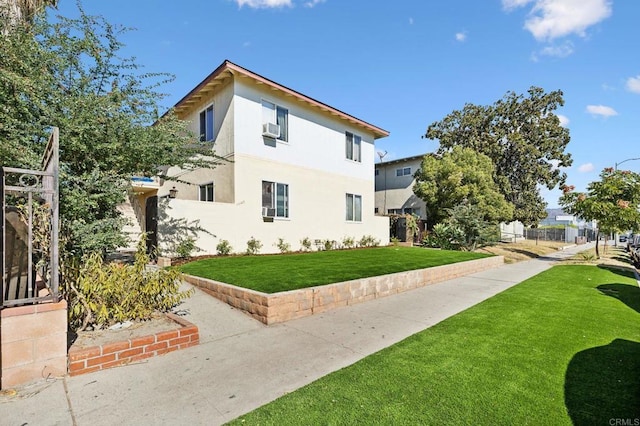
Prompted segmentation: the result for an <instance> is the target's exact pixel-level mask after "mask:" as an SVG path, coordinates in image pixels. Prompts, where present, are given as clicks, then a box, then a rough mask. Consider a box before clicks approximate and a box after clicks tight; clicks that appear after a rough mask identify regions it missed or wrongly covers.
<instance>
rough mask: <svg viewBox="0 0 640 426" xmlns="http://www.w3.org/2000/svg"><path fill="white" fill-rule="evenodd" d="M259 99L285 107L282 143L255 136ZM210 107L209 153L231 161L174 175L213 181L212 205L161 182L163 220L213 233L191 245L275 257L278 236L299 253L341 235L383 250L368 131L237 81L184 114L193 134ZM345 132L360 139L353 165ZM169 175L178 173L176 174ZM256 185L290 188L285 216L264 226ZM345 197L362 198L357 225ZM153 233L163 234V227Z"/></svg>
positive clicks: (383, 224)
mask: <svg viewBox="0 0 640 426" xmlns="http://www.w3.org/2000/svg"><path fill="white" fill-rule="evenodd" d="M263 99H264V100H267V101H270V102H273V103H275V104H278V105H280V106H282V107H285V108H287V109H288V111H289V116H288V120H289V122H288V135H289V137H288V141H287V142H281V141H274V140H273V139H270V138H265V137H263V136H262V100H263ZM211 101H213V102H214V107H215V113H214V116H215V132H216V141H215V147H216V153H217V154H231V155H232V157H231V158H232V159H233V163H229V164H227V165H225V166H222V167H219V168H216V169H215V170H207V171H197V172H191V173H188V174H184V175H181V177H180V179H182V180H186V181H187V182H191V183H196V184H197V183H206V181H209V180H213V181H214V182H215V184H216V197H215V200H216V202H213V203H211V202H201V201H197V199H198V195H197V189H198V188H197V186H194V185H188V184H181V183H175V182H168V183H166V184H165V185H164V187H163V188H161V190H160V191H159V195H160V196H162V195H164V194H166V193H168V190H169V189H170V188H171V187H172V186H176V189H178V198H177V199H172V200H169V207H170V208H169V209H167V210H166V211H165V213H166V214H167V216H166V217H164V219H163V220H165V221H171V220H172V219H184V220H186V221H188V222H192V221H198V222H199V226H201V227H203V228H204V229H206V230H207V231H208V232H210V233H211V234H213V235H215V236H212V235H207V234H206V233H200V235H199V238H198V241H197V243H196V244H197V245H198V246H199V247H200V248H201V249H203V250H204V252H206V253H215V252H216V245H217V244H218V243H219V241H220V240H222V239H225V240H228V241H230V243H231V245H232V246H233V248H234V251H235V252H244V251H245V250H246V246H247V244H246V243H247V241H248V240H249V238H251V237H252V236H253V237H255V238H256V239H259V240H260V241H262V243H263V244H264V247H263V249H262V252H263V253H275V252H278V249H277V247H276V246H275V245H274V244H275V243H276V242H277V240H278V238H284V240H285V241H286V242H288V243H290V244H291V248H292V249H293V250H298V249H299V248H300V240H301V239H303V238H305V237H308V238H310V239H311V240H312V241H313V240H315V239H319V240H325V239H330V240H336V241H338V242H340V241H342V239H343V238H345V237H352V238H354V239H356V240H359V239H360V238H362V237H363V236H366V235H371V236H373V237H374V238H376V239H378V240H380V243H381V244H383V245H386V244H388V243H389V221H388V218H386V217H377V216H375V215H374V202H375V191H374V156H375V147H374V136H373V133H368V132H367V131H364V129H363V128H360V127H356V126H354V125H352V124H350V123H349V122H347V121H346V120H340V119H338V118H336V117H334V116H332V115H330V114H329V113H326V112H321V111H319V110H318V109H315V108H312V107H310V106H309V105H308V104H305V103H303V102H302V101H300V100H298V99H297V98H295V97H294V96H285V95H283V94H281V93H280V92H278V91H274V90H271V89H269V88H268V87H267V86H266V85H264V84H262V85H260V84H256V83H255V82H254V81H253V80H251V79H248V78H243V77H239V78H236V79H234V80H233V82H231V83H229V84H226V85H225V86H224V87H221V88H219V89H217V91H216V92H215V93H214V94H213V95H212V97H210V98H207V99H203V100H202V102H200V103H199V104H198V106H196V107H194V110H193V111H192V112H190V113H189V114H188V115H186V117H185V118H186V119H189V120H191V121H192V122H193V124H192V130H193V131H195V132H198V131H199V129H198V114H199V111H201V110H202V109H203V108H205V107H206V106H207V105H209V104H210V103H211ZM225 108H226V109H225ZM346 131H349V132H351V133H353V134H356V135H359V136H360V137H361V138H362V143H361V161H360V162H354V161H351V160H348V159H346V156H345V132H346ZM172 172H173V173H180V171H179V170H178V169H177V168H173V169H172ZM262 181H270V182H278V183H284V184H287V185H288V186H289V212H290V214H289V217H288V218H284V219H280V218H274V220H273V222H265V221H264V220H263V217H262ZM223 183H224V184H227V183H229V184H230V185H231V186H232V188H231V190H232V195H230V196H228V197H227V196H225V197H220V196H219V194H222V193H223V192H222V188H221V187H220V186H221V185H222V184H223ZM347 193H349V194H355V195H360V196H361V197H362V221H360V222H352V221H347V220H346V201H345V198H346V194H347ZM159 229H160V230H162V229H163V226H162V224H159ZM164 229H165V232H167V231H166V229H167V228H166V227H165V228H164ZM161 232H162V231H160V235H159V240H160V242H161V244H162V241H163V236H162V233H161ZM169 237H170V236H165V239H167V238H169Z"/></svg>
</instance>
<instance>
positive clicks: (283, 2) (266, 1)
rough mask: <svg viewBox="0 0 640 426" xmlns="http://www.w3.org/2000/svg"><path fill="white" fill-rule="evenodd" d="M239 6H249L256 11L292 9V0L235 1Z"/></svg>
mask: <svg viewBox="0 0 640 426" xmlns="http://www.w3.org/2000/svg"><path fill="white" fill-rule="evenodd" d="M234 1H235V2H236V3H238V6H240V7H242V6H247V7H252V8H254V9H263V8H270V7H285V6H286V7H292V6H293V3H291V0H234Z"/></svg>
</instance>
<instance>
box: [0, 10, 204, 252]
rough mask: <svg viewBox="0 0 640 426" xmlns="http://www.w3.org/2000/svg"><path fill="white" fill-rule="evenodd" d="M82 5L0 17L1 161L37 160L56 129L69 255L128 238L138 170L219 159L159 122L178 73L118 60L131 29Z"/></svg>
mask: <svg viewBox="0 0 640 426" xmlns="http://www.w3.org/2000/svg"><path fill="white" fill-rule="evenodd" d="M79 7H80V6H79ZM80 12H81V13H80V17H79V18H78V19H68V18H64V17H58V19H57V20H56V21H55V22H53V23H50V22H47V21H45V20H44V19H43V18H42V17H36V19H35V20H34V22H33V25H29V26H24V25H23V26H14V27H12V28H11V31H8V30H7V31H3V30H4V29H6V27H4V28H3V27H2V26H3V25H11V24H10V23H9V22H8V21H7V20H4V21H0V45H2V50H3V52H2V55H0V140H2V144H0V164H4V165H10V166H14V167H38V163H39V159H40V158H41V156H42V152H43V150H44V147H45V142H46V137H47V133H48V130H49V129H50V126H57V127H59V129H60V160H61V176H60V178H61V181H60V196H61V203H60V217H61V227H62V229H61V233H62V235H63V237H64V241H65V247H63V249H64V253H66V254H67V255H72V256H80V255H81V254H83V253H87V252H92V251H96V250H108V249H112V248H115V247H117V246H120V245H122V244H123V243H124V237H123V234H122V232H121V228H122V225H123V222H124V219H123V218H122V217H121V216H120V214H119V212H118V211H117V209H116V206H117V205H118V204H119V203H121V202H123V201H124V199H125V196H126V190H127V188H128V186H129V182H130V177H131V176H132V175H134V174H139V175H145V176H153V175H156V174H157V173H158V167H159V166H161V165H179V166H183V167H185V168H196V167H212V166H213V165H214V164H215V163H216V161H217V160H216V157H215V155H214V154H213V152H212V150H211V145H206V144H201V143H199V142H198V139H197V138H196V137H195V136H194V135H192V134H190V133H189V132H188V131H187V126H186V123H184V122H182V121H180V120H178V119H176V117H175V116H174V115H173V114H171V113H168V114H166V115H165V116H163V117H162V118H160V119H158V114H157V111H158V108H159V104H160V102H161V100H162V99H163V97H164V95H163V94H162V93H160V92H159V89H160V87H161V85H162V84H163V83H165V82H167V81H169V80H170V79H171V78H172V77H171V76H169V75H166V74H158V73H143V72H142V70H141V68H140V67H139V66H138V65H137V64H136V63H135V62H134V60H133V59H130V58H122V57H120V55H119V52H120V49H121V48H122V47H123V44H122V43H121V42H120V41H119V40H118V37H119V36H120V35H121V34H122V33H123V32H124V31H125V29H123V28H120V27H118V26H114V25H111V24H109V23H108V22H106V21H105V20H104V19H103V18H101V17H95V16H89V15H86V14H85V13H84V11H82V9H81V8H80ZM152 124H153V125H152Z"/></svg>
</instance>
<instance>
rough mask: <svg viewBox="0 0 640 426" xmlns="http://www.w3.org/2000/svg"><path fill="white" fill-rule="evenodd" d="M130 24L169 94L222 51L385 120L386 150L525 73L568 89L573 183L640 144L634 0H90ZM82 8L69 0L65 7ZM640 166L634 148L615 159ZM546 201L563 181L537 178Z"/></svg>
mask: <svg viewBox="0 0 640 426" xmlns="http://www.w3.org/2000/svg"><path fill="white" fill-rule="evenodd" d="M83 7H84V8H85V10H86V11H87V12H88V13H90V14H95V15H102V16H104V17H105V18H106V19H107V20H108V21H109V22H111V23H117V24H121V25H124V26H127V27H133V28H135V29H136V30H135V31H132V32H129V33H127V34H126V35H125V36H124V37H123V38H122V41H124V42H125V43H126V45H127V47H126V48H125V50H124V51H123V52H124V54H125V55H127V56H135V57H136V58H137V62H138V63H139V64H141V65H143V66H144V67H145V70H146V71H149V72H168V73H172V74H174V75H175V76H176V80H175V81H174V82H172V83H170V84H168V85H167V86H165V87H164V90H163V91H165V92H166V93H168V94H169V96H168V97H167V99H166V102H165V106H166V107H167V108H169V107H170V106H172V105H173V104H175V103H176V102H177V101H178V100H179V99H180V98H182V96H184V95H185V94H186V93H187V92H188V91H189V90H191V89H192V88H193V87H194V86H195V85H196V84H198V83H199V82H200V81H201V80H202V79H204V78H205V77H206V76H207V75H208V74H209V73H210V72H211V71H213V69H215V68H216V67H217V66H218V65H220V63H222V61H223V60H225V59H228V60H230V61H232V62H234V63H236V64H238V65H240V66H243V67H245V68H248V69H250V70H251V71H254V72H256V73H258V74H261V75H263V76H265V77H267V78H269V79H272V80H274V81H276V82H278V83H281V84H283V85H285V86H288V87H290V88H292V89H294V90H297V91H299V92H302V93H304V94H305V95H308V96H311V97H313V98H316V99H318V100H320V101H322V102H324V103H327V104H329V105H331V106H333V107H335V108H338V109H340V110H343V111H345V112H347V113H349V114H352V115H355V116H356V117H358V118H360V119H363V120H365V121H368V122H370V123H372V124H374V125H377V126H379V127H382V128H384V129H386V130H388V131H389V132H390V133H391V134H390V136H389V137H387V138H384V139H381V140H379V141H377V143H376V145H377V150H379V151H387V152H388V154H387V155H386V157H385V158H384V160H385V161H387V160H391V159H397V158H402V157H407V156H412V155H417V154H423V153H427V152H432V151H435V150H436V149H437V147H438V145H437V142H436V141H431V140H427V139H422V138H421V136H422V135H423V134H424V133H425V131H426V129H427V127H428V126H429V124H431V123H432V122H434V121H437V120H441V119H442V118H443V117H445V116H446V115H447V114H448V113H450V112H452V111H453V110H456V109H461V108H462V107H463V106H464V104H465V103H474V104H481V105H487V104H492V103H494V102H495V101H497V100H498V99H500V98H502V97H503V95H504V94H505V93H506V92H507V91H514V92H516V93H526V90H527V89H528V88H529V87H530V86H539V87H542V88H543V89H545V91H552V90H558V89H560V90H562V91H563V92H564V99H565V106H564V107H562V108H561V109H560V110H558V111H557V113H558V114H559V115H560V116H561V120H562V121H563V123H565V126H566V127H568V128H569V130H570V132H571V143H570V144H569V146H568V148H567V150H568V151H569V152H570V153H571V154H572V156H573V159H574V163H573V166H571V167H570V168H567V169H566V172H567V174H568V182H567V183H569V184H572V185H575V186H576V189H578V190H584V189H585V188H586V186H587V184H588V183H589V182H591V181H594V180H597V179H598V175H599V173H600V171H601V170H602V169H603V168H605V167H613V166H614V164H615V163H616V162H621V161H623V160H625V159H628V158H634V157H640V148H639V147H640V48H639V47H638V41H639V40H640V25H639V24H638V18H639V17H640V1H637V0H615V1H614V0H482V1H478V0H440V1H435V0H396V1H394V2H388V1H381V0H208V1H207V0H183V1H180V2H170V1H160V0H127V1H124V0H109V1H104V0H84V2H83ZM53 13H59V14H62V15H64V16H75V15H77V11H76V5H75V1H73V0H60V2H59V7H58V11H57V12H56V11H53ZM620 167H621V168H624V169H629V170H632V171H636V172H640V161H629V162H626V163H625V164H623V165H621V166H620ZM542 193H543V196H544V197H545V199H546V200H547V202H548V203H549V207H555V206H557V199H558V196H559V194H560V191H558V190H556V191H546V190H543V192H542Z"/></svg>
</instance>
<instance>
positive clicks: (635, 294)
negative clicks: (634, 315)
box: [596, 284, 640, 313]
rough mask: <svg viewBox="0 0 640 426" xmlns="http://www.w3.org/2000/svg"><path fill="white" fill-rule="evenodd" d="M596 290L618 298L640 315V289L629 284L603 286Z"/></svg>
mask: <svg viewBox="0 0 640 426" xmlns="http://www.w3.org/2000/svg"><path fill="white" fill-rule="evenodd" d="M596 288H597V289H598V290H600V292H601V293H602V294H605V295H607V296H610V297H613V298H616V299H618V300H619V301H621V302H622V303H624V304H625V305H627V306H628V307H630V308H631V309H633V310H634V311H636V312H638V313H640V287H636V286H632V285H629V284H601V285H599V286H598V287H596Z"/></svg>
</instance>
